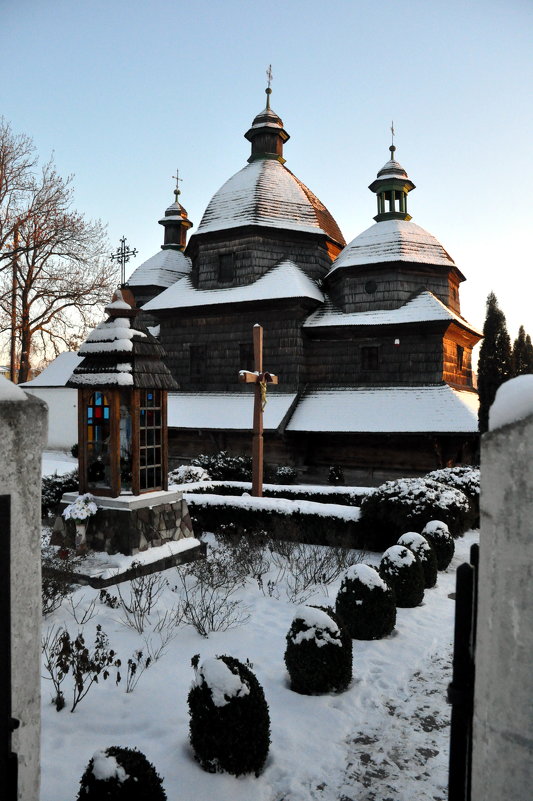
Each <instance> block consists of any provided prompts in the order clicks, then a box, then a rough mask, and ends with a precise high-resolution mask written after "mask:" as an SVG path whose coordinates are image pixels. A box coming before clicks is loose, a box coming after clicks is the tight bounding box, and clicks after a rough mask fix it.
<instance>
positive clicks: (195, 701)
mask: <svg viewBox="0 0 533 801" xmlns="http://www.w3.org/2000/svg"><path fill="white" fill-rule="evenodd" d="M192 664H193V667H194V669H195V679H194V682H193V686H192V688H191V691H190V692H189V698H188V703H189V714H190V739H191V745H192V748H193V750H194V755H195V757H196V759H197V760H198V762H199V763H200V765H201V766H202V768H203V769H204V770H207V771H209V772H210V773H216V772H222V771H226V772H227V773H232V774H233V775H234V776H240V775H241V774H242V773H255V775H256V776H258V775H259V774H260V773H261V770H262V769H263V765H264V764H265V760H266V758H267V755H268V748H269V745H270V716H269V714H268V706H267V702H266V700H265V694H264V692H263V688H262V687H261V685H260V684H259V682H258V681H257V679H256V677H255V676H254V674H253V673H252V671H251V670H250V669H249V668H248V667H246V665H243V664H242V662H239V660H238V659H235V658H234V657H231V656H217V657H214V658H211V659H206V660H205V661H204V662H203V663H202V664H201V665H200V666H199V665H198V657H197V656H196V657H194V658H193V660H192Z"/></svg>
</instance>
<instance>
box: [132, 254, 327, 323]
mask: <svg viewBox="0 0 533 801" xmlns="http://www.w3.org/2000/svg"><path fill="white" fill-rule="evenodd" d="M281 298H312V299H314V300H318V301H320V302H321V303H322V302H323V301H324V295H323V294H322V292H321V291H320V289H319V288H318V287H317V285H316V284H315V282H314V281H312V280H311V279H310V278H309V277H308V276H307V275H306V274H305V273H304V272H303V271H302V270H301V269H300V268H299V267H298V265H297V264H295V263H294V262H293V261H290V260H289V259H286V260H285V261H282V262H280V263H279V264H277V265H276V266H275V267H273V268H272V269H271V270H269V272H267V273H266V274H265V275H263V276H261V278H258V280H257V281H254V283H253V284H245V285H243V286H235V287H228V288H227V289H195V287H194V286H193V285H192V281H191V278H190V276H185V277H184V278H181V279H180V280H179V281H176V283H175V284H173V285H172V286H171V287H169V288H168V289H165V291H164V292H161V294H160V295H157V297H155V298H153V300H151V301H149V302H148V303H146V304H145V305H144V306H143V310H144V311H157V310H162V309H179V308H190V307H194V306H211V305H214V304H219V303H246V302H247V301H259V300H274V299H281Z"/></svg>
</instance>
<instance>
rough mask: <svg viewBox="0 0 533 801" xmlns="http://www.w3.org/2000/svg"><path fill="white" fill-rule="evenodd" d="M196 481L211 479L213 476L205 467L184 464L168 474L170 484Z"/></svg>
mask: <svg viewBox="0 0 533 801" xmlns="http://www.w3.org/2000/svg"><path fill="white" fill-rule="evenodd" d="M196 481H211V476H210V475H209V473H208V472H207V470H205V469H204V468H203V467H198V465H194V464H182V465H180V466H179V467H176V468H175V469H174V470H171V471H170V473H169V474H168V483H169V484H194V483H195V482H196Z"/></svg>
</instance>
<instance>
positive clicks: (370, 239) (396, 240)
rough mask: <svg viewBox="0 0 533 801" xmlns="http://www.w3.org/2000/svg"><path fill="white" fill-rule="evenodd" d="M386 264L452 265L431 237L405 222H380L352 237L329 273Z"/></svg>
mask: <svg viewBox="0 0 533 801" xmlns="http://www.w3.org/2000/svg"><path fill="white" fill-rule="evenodd" d="M387 261H405V262H415V263H423V264H437V265H444V266H446V267H451V266H454V261H453V259H452V258H451V256H450V255H449V254H448V253H447V252H446V250H445V249H444V248H443V247H442V245H441V244H440V242H439V241H438V239H436V238H435V237H434V236H433V234H430V233H428V231H425V230H424V229H423V228H421V227H420V226H419V225H416V223H414V222H410V221H409V220H383V221H382V222H378V223H375V225H371V226H370V228H367V230H366V231H363V233H362V234H359V236H356V237H355V239H353V240H352V241H351V242H350V243H349V244H348V245H346V247H345V248H344V250H343V251H342V252H341V253H340V254H339V255H338V256H337V258H336V259H335V261H334V262H333V266H332V268H331V270H330V271H329V275H331V274H332V273H333V272H335V270H338V269H340V268H341V267H353V266H356V267H359V266H361V265H366V264H378V263H380V262H387Z"/></svg>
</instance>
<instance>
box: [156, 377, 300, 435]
mask: <svg viewBox="0 0 533 801" xmlns="http://www.w3.org/2000/svg"><path fill="white" fill-rule="evenodd" d="M235 378H236V379H237V376H236V377H235ZM295 398H296V395H295V394H281V393H279V394H278V393H277V394H274V393H273V392H268V394H267V404H266V406H265V412H264V417H263V421H264V422H263V425H264V428H265V429H270V430H272V429H276V428H278V427H279V425H280V424H281V422H282V420H283V418H284V417H285V415H286V414H287V412H288V411H289V409H290V407H291V404H292V403H293V402H294V399H295ZM253 409H254V396H253V394H252V393H251V392H250V393H248V392H247V393H246V394H245V393H242V392H239V393H237V392H235V393H233V392H169V395H168V425H169V427H171V428H199V429H206V428H207V429H233V430H244V431H246V430H248V429H251V428H252V424H253Z"/></svg>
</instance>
